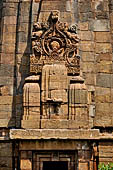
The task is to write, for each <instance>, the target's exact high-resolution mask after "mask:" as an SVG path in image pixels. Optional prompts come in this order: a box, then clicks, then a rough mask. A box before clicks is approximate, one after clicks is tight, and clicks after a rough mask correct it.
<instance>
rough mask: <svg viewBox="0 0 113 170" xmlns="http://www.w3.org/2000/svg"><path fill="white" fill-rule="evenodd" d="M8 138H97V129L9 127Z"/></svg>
mask: <svg viewBox="0 0 113 170" xmlns="http://www.w3.org/2000/svg"><path fill="white" fill-rule="evenodd" d="M10 139H99V130H97V129H95V130H80V129H79V130H67V129H37V130H36V129H35V130H32V129H26V130H25V129H11V130H10Z"/></svg>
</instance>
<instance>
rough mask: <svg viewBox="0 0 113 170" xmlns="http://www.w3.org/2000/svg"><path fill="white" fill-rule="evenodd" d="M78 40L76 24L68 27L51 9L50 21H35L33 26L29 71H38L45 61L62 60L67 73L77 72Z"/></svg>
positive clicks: (78, 60) (78, 59)
mask: <svg viewBox="0 0 113 170" xmlns="http://www.w3.org/2000/svg"><path fill="white" fill-rule="evenodd" d="M78 42H79V38H78V35H77V33H76V26H72V27H70V28H69V27H68V24H67V23H61V22H59V20H58V12H57V11H53V12H52V13H51V20H50V22H48V23H35V24H34V26H33V34H32V49H33V54H32V55H31V57H30V68H31V69H30V70H31V72H33V73H40V72H41V70H42V67H43V65H44V64H47V63H48V64H51V63H54V62H64V63H65V65H66V67H67V69H68V73H72V74H75V73H77V74H79V72H80V58H79V57H78V56H77V46H78Z"/></svg>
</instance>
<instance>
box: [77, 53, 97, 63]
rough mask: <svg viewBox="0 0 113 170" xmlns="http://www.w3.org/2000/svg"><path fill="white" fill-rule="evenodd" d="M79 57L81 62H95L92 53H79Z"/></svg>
mask: <svg viewBox="0 0 113 170" xmlns="http://www.w3.org/2000/svg"><path fill="white" fill-rule="evenodd" d="M80 56H81V57H82V61H83V62H84V61H86V62H94V60H95V56H94V52H84V51H83V52H81V53H80Z"/></svg>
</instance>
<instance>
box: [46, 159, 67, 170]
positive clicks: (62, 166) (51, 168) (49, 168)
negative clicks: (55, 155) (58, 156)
mask: <svg viewBox="0 0 113 170" xmlns="http://www.w3.org/2000/svg"><path fill="white" fill-rule="evenodd" d="M43 170H68V162H67V161H44V162H43Z"/></svg>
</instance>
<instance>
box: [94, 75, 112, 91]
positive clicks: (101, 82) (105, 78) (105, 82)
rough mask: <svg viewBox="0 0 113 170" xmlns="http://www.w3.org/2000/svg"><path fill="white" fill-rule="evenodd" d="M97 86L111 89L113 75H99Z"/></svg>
mask: <svg viewBox="0 0 113 170" xmlns="http://www.w3.org/2000/svg"><path fill="white" fill-rule="evenodd" d="M96 84H97V86H100V87H105V88H109V87H111V74H104V73H100V74H97V77H96Z"/></svg>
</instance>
